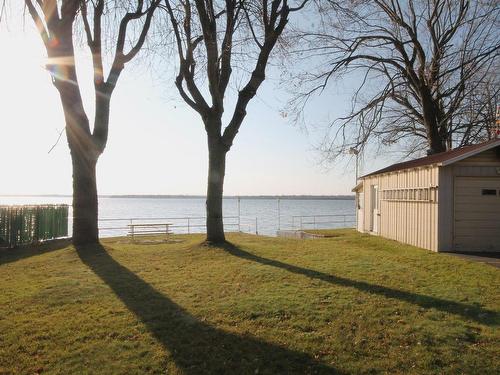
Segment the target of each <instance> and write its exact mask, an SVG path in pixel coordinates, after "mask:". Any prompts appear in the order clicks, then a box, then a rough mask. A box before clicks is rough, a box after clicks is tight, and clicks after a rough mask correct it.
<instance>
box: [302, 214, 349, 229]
mask: <svg viewBox="0 0 500 375" xmlns="http://www.w3.org/2000/svg"><path fill="white" fill-rule="evenodd" d="M355 225H356V215H355V214H340V215H300V216H292V229H293V230H303V229H333V228H352V227H354V226H355Z"/></svg>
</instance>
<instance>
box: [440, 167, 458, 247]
mask: <svg viewBox="0 0 500 375" xmlns="http://www.w3.org/2000/svg"><path fill="white" fill-rule="evenodd" d="M453 168H454V167H453V166H448V167H442V168H441V169H440V170H439V208H438V209H439V214H438V228H439V231H438V251H453V225H454V220H455V218H454V215H453V214H454V209H453V202H454V198H453V195H454V178H453V176H454V169H453Z"/></svg>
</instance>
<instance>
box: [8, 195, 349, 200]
mask: <svg viewBox="0 0 500 375" xmlns="http://www.w3.org/2000/svg"><path fill="white" fill-rule="evenodd" d="M72 196H73V195H72V194H0V197H46V198H47V197H57V198H71V197H72ZM98 197H99V198H151V199H161V198H186V199H190V198H206V195H198V194H99V195H98ZM224 198H229V199H237V198H240V199H241V198H243V199H269V198H274V199H278V198H280V199H354V195H352V194H351V195H348V194H334V195H324V194H323V195H313V194H291V195H285V194H281V195H273V194H261V195H225V196H224Z"/></svg>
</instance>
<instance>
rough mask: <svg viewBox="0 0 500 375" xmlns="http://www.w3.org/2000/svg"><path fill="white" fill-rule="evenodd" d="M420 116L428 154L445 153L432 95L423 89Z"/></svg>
mask: <svg viewBox="0 0 500 375" xmlns="http://www.w3.org/2000/svg"><path fill="white" fill-rule="evenodd" d="M421 95H422V115H423V119H424V125H425V128H426V132H427V143H428V145H429V150H428V152H427V153H428V154H429V155H432V154H437V153H440V152H444V151H446V143H445V141H446V140H445V139H442V137H441V134H440V132H439V124H438V109H437V108H436V106H435V104H434V101H433V98H432V94H431V93H430V91H429V90H428V89H427V88H425V89H422V92H421Z"/></svg>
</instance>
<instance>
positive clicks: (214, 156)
mask: <svg viewBox="0 0 500 375" xmlns="http://www.w3.org/2000/svg"><path fill="white" fill-rule="evenodd" d="M225 173H226V150H225V149H224V147H222V145H221V143H220V139H218V138H216V139H211V137H209V140H208V186H207V202H206V209H207V239H206V241H207V242H210V243H214V244H218V243H224V242H226V237H225V235H224V222H223V216H222V196H223V190H224V175H225Z"/></svg>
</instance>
